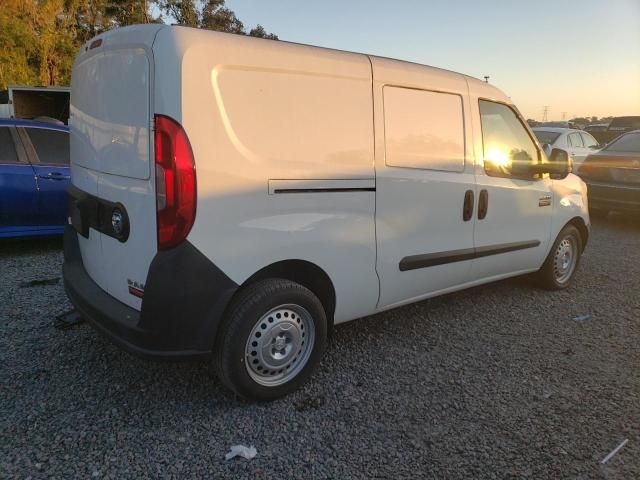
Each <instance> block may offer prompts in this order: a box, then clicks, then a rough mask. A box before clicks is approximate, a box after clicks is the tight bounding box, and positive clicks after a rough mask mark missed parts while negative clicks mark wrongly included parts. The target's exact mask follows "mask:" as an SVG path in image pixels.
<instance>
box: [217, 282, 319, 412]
mask: <svg viewBox="0 0 640 480" xmlns="http://www.w3.org/2000/svg"><path fill="white" fill-rule="evenodd" d="M284 305H293V306H297V307H302V309H303V311H304V312H305V313H308V314H309V316H310V317H311V318H312V320H313V333H314V336H313V339H314V340H313V345H312V348H311V347H309V345H308V344H309V343H310V342H309V341H308V340H309V337H310V335H309V334H307V350H306V352H307V353H305V356H306V357H307V359H306V363H304V365H298V364H295V370H297V373H296V374H295V376H292V377H291V378H290V379H288V380H287V381H286V383H282V384H280V385H264V384H261V383H259V382H258V381H256V380H255V379H254V378H253V377H252V375H253V376H258V378H260V377H259V375H261V374H262V372H255V371H254V370H253V367H252V366H251V365H249V364H248V363H247V358H251V357H248V356H247V355H248V353H247V349H248V348H249V343H248V341H249V336H250V335H251V336H252V338H253V335H254V334H255V335H258V333H256V329H257V328H258V325H261V326H262V328H265V323H266V322H263V323H259V320H260V319H261V318H262V317H263V316H264V315H266V314H267V313H268V312H271V311H272V310H273V309H276V308H281V306H284ZM285 308H286V307H285ZM291 317H292V318H293V317H294V315H291ZM278 318H280V316H278ZM299 318H300V317H298V319H299ZM305 318H307V317H305ZM269 320H271V319H269ZM298 323H300V322H299V321H298ZM269 329H271V326H269ZM307 330H309V328H307ZM258 331H260V330H258ZM267 331H269V332H270V331H271V330H265V332H267ZM298 332H301V331H298ZM309 333H310V332H309ZM266 337H267V335H265V338H266ZM303 337H304V335H303ZM254 340H257V339H254ZM261 341H262V342H266V340H265V339H264V338H263V339H262V340H261ZM326 341H327V318H326V314H325V311H324V308H323V306H322V303H321V302H320V300H319V299H318V297H316V296H315V295H314V294H313V293H312V292H311V291H310V290H309V289H307V288H305V287H304V286H302V285H300V284H298V283H295V282H292V281H290V280H285V279H280V278H269V279H266V280H261V281H259V282H256V283H254V284H250V285H247V286H246V287H244V288H243V289H242V290H240V292H238V294H237V295H236V297H235V298H234V299H233V301H232V303H231V305H230V306H229V309H228V310H227V314H226V315H225V318H224V320H223V323H222V325H221V326H220V330H219V333H218V335H217V337H216V342H215V346H214V353H213V364H214V365H213V366H214V368H215V370H216V373H217V375H218V377H219V378H220V380H221V381H222V383H223V384H224V385H225V386H227V387H228V388H230V389H231V390H233V391H234V392H235V393H237V394H238V395H240V396H242V397H244V398H247V399H251V400H273V399H276V398H279V397H282V396H284V395H287V394H288V393H291V392H293V391H294V390H296V389H298V388H299V387H300V386H301V385H302V384H303V383H304V382H305V381H306V380H308V378H309V377H310V376H311V374H312V373H313V371H314V370H315V368H316V367H317V365H318V363H319V362H320V358H321V356H322V353H323V352H324V349H325V346H326ZM302 345H304V341H302ZM255 348H258V347H255ZM265 348H266V347H265ZM300 348H301V349H302V348H304V347H300ZM269 350H270V347H269ZM296 350H297V348H296ZM261 351H262V350H261ZM291 351H293V350H291ZM301 351H302V350H301ZM255 353H256V352H251V354H253V355H255ZM291 355H293V354H291ZM299 355H300V356H302V354H299ZM254 360H255V359H254ZM288 361H289V360H287V362H288ZM292 361H293V362H296V359H295V358H294V359H293V360H292ZM283 370H284V369H282V370H280V372H282V371H283ZM287 370H288V367H287ZM250 371H251V373H250ZM264 371H266V369H265V370H264ZM293 371H294V370H292V371H291V372H293ZM291 372H285V373H284V374H282V373H279V374H278V375H285V376H286V375H289V374H291V375H293V373H291ZM261 380H264V381H269V379H261ZM276 381H277V376H276Z"/></svg>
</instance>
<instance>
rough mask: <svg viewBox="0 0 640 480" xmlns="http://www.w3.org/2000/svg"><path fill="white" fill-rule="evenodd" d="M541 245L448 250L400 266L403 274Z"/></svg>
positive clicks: (406, 259) (407, 259)
mask: <svg viewBox="0 0 640 480" xmlns="http://www.w3.org/2000/svg"><path fill="white" fill-rule="evenodd" d="M539 245H540V241H539V240H530V241H526V242H513V243H500V244H497V245H489V246H486V247H478V248H465V249H462V250H448V251H445V252H436V253H427V254H422V255H410V256H408V257H404V258H403V259H402V260H400V263H399V265H398V266H399V268H400V271H401V272H405V271H407V270H416V269H418V268H427V267H435V266H436V265H445V264H447V263H454V262H463V261H465V260H473V259H474V258H481V257H488V256H490V255H500V254H501V253H508V252H515V251H517V250H524V249H527V248H535V247H537V246H539Z"/></svg>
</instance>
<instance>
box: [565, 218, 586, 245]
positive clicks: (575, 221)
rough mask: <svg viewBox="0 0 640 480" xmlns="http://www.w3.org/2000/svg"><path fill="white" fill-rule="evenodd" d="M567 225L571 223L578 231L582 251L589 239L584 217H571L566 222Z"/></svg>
mask: <svg viewBox="0 0 640 480" xmlns="http://www.w3.org/2000/svg"><path fill="white" fill-rule="evenodd" d="M567 225H573V226H574V227H576V228H577V229H578V231H579V232H580V237H581V239H582V251H583V252H584V249H585V248H586V246H587V242H588V241H589V227H587V224H586V223H585V222H584V219H583V218H582V217H573V218H572V219H571V220H569V221H568V222H567Z"/></svg>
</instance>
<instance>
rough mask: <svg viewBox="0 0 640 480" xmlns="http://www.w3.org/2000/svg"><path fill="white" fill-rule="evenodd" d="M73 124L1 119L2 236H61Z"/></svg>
mask: <svg viewBox="0 0 640 480" xmlns="http://www.w3.org/2000/svg"><path fill="white" fill-rule="evenodd" d="M69 173H70V172H69V127H66V126H64V125H56V124H53V123H45V122H36V121H31V120H17V119H5V120H0V238H2V237H24V236H33V235H56V234H62V233H63V230H64V224H65V222H66V218H67V187H68V186H69Z"/></svg>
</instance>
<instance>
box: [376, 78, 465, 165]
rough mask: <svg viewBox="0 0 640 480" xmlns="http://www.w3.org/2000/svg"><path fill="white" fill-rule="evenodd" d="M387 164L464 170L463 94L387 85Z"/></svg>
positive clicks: (385, 104) (385, 116)
mask: <svg viewBox="0 0 640 480" xmlns="http://www.w3.org/2000/svg"><path fill="white" fill-rule="evenodd" d="M384 135H385V154H386V155H385V156H386V160H385V162H386V164H387V165H389V166H393V167H408V168H422V169H428V170H444V171H447V172H461V171H463V170H464V119H463V114H462V97H460V96H459V95H455V94H450V93H439V92H430V91H425V90H414V89H410V88H400V87H384Z"/></svg>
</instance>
